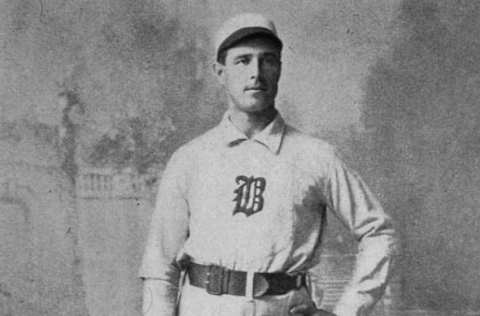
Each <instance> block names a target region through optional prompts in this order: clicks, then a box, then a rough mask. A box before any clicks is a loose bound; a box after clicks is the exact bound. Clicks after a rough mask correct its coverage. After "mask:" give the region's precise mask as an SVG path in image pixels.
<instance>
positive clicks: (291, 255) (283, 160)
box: [140, 113, 396, 316]
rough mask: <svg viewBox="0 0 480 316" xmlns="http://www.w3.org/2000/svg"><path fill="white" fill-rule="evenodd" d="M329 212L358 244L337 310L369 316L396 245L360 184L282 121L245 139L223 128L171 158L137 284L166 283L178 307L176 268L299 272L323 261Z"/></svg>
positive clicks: (321, 146) (320, 146)
mask: <svg viewBox="0 0 480 316" xmlns="http://www.w3.org/2000/svg"><path fill="white" fill-rule="evenodd" d="M327 210H331V211H332V212H333V213H334V214H335V215H336V216H337V217H338V218H339V219H340V220H341V221H342V222H343V223H344V224H345V225H346V226H347V227H348V228H349V229H350V230H351V231H352V233H353V234H354V235H355V237H356V239H357V240H359V241H360V252H359V256H358V262H357V265H356V269H355V271H354V275H353V279H352V281H351V282H350V285H349V286H348V288H347V289H346V291H345V293H344V295H343V297H342V298H341V300H340V302H339V303H338V306H337V307H336V309H335V313H336V314H337V315H339V316H347V315H363V313H362V314H361V311H362V310H363V311H366V310H369V309H370V308H371V307H372V306H373V304H374V303H375V302H376V301H377V300H378V299H379V297H380V296H381V295H382V293H383V289H384V287H385V284H386V280H387V278H388V275H389V271H390V268H391V263H392V257H393V254H394V249H395V246H396V239H395V236H394V229H393V228H392V222H391V219H390V217H388V216H387V215H386V214H385V213H384V211H383V209H382V207H381V206H380V204H379V203H378V202H377V200H376V198H375V197H374V196H373V194H372V193H371V192H370V191H369V189H368V188H367V186H366V185H365V183H364V182H363V181H362V180H361V179H360V177H359V176H358V175H357V174H356V173H355V172H354V171H352V170H350V169H349V168H348V167H346V166H345V164H344V163H343V162H342V161H341V160H340V159H339V158H338V156H337V155H336V153H335V150H334V149H333V148H332V147H331V146H330V145H329V144H327V143H325V142H324V141H322V140H319V139H317V138H314V137H311V136H307V135H305V134H303V133H301V132H299V131H297V130H296V129H294V128H292V127H290V126H288V125H286V124H285V123H284V121H283V119H282V118H281V116H280V115H279V114H278V115H277V117H276V118H275V119H274V120H273V121H272V122H271V123H270V124H269V125H268V126H267V127H266V128H265V129H264V130H263V131H261V132H260V133H259V134H257V135H256V136H254V137H253V138H251V139H249V138H247V137H246V136H245V135H244V134H243V133H241V132H240V131H239V130H238V129H237V128H235V126H234V125H233V124H232V123H231V121H230V119H229V117H228V113H227V114H226V115H225V116H224V119H223V120H222V122H221V123H220V124H219V125H218V126H217V127H215V128H213V129H212V130H210V131H208V132H207V133H205V134H204V135H202V136H200V137H198V138H196V139H195V140H193V141H191V142H190V143H188V144H186V145H184V146H182V147H181V148H180V149H179V150H177V152H175V153H174V155H173V157H172V158H171V160H170V162H169V163H168V165H167V167H166V170H165V172H164V174H163V177H162V180H161V184H160V187H159V192H158V196H157V201H156V206H155V210H154V213H153V217H152V223H151V228H150V233H149V237H148V241H147V246H146V251H145V255H144V258H143V263H142V266H141V269H140V277H142V278H156V279H161V280H164V281H165V293H164V297H163V299H164V300H165V306H166V314H165V315H172V314H170V313H169V312H170V311H171V309H172V308H173V306H174V301H175V298H176V284H177V283H178V276H179V267H178V264H177V260H179V259H181V258H182V257H185V256H189V257H191V258H192V260H193V261H195V262H198V263H202V264H217V265H221V266H224V267H226V268H229V269H233V270H242V271H256V272H289V273H290V272H292V273H294V272H301V271H302V272H303V271H307V270H308V269H310V268H312V267H313V266H314V265H316V264H317V263H318V260H319V259H320V256H319V253H320V247H321V241H322V232H323V228H324V224H325V216H326V212H327Z"/></svg>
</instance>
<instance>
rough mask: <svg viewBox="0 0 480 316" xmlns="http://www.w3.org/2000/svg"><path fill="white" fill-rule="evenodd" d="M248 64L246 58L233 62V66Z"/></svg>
mask: <svg viewBox="0 0 480 316" xmlns="http://www.w3.org/2000/svg"><path fill="white" fill-rule="evenodd" d="M247 63H248V60H247V59H246V58H239V59H237V60H235V64H243V65H246V64H247Z"/></svg>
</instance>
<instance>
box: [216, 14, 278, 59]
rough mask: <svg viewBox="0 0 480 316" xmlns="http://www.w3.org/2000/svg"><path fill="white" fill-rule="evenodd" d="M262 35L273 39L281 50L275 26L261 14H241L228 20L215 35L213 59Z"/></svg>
mask: <svg viewBox="0 0 480 316" xmlns="http://www.w3.org/2000/svg"><path fill="white" fill-rule="evenodd" d="M255 34H258V35H264V36H268V37H270V38H272V39H274V40H275V41H276V42H277V44H278V45H279V47H280V49H282V46H283V44H282V41H281V40H280V38H279V37H278V35H277V30H276V28H275V24H274V23H273V21H272V20H269V19H267V18H266V17H264V16H263V15H261V14H256V13H243V14H240V15H236V16H234V17H232V18H230V19H228V20H227V21H226V22H225V23H224V24H223V25H222V27H220V29H219V30H218V31H217V33H216V35H215V58H216V60H217V61H218V57H219V55H220V52H222V51H224V50H225V49H228V48H230V47H232V46H233V45H235V44H236V43H238V42H239V41H240V40H241V39H243V38H245V37H248V36H251V35H255Z"/></svg>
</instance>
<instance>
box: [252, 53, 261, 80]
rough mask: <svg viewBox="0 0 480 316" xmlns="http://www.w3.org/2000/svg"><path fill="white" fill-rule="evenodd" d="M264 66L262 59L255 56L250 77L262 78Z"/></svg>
mask: <svg viewBox="0 0 480 316" xmlns="http://www.w3.org/2000/svg"><path fill="white" fill-rule="evenodd" d="M262 77H263V67H262V61H261V60H260V59H258V58H253V59H252V60H251V62H250V78H252V79H253V78H262Z"/></svg>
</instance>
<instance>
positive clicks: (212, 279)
mask: <svg viewBox="0 0 480 316" xmlns="http://www.w3.org/2000/svg"><path fill="white" fill-rule="evenodd" d="M226 272H227V271H226V269H225V268H224V267H220V266H216V265H211V266H209V267H208V272H207V281H205V285H206V286H205V289H206V290H207V293H208V294H212V295H222V294H224V291H223V290H224V278H225V273H226Z"/></svg>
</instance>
